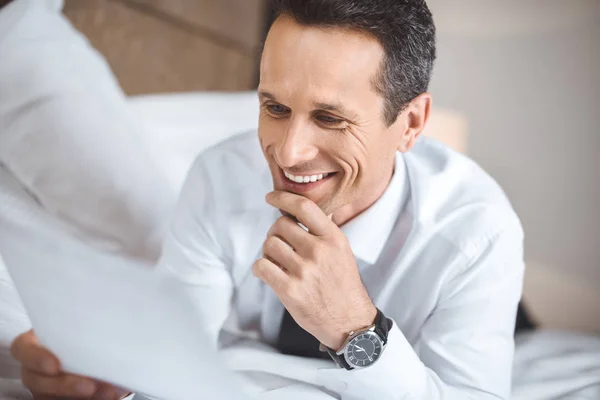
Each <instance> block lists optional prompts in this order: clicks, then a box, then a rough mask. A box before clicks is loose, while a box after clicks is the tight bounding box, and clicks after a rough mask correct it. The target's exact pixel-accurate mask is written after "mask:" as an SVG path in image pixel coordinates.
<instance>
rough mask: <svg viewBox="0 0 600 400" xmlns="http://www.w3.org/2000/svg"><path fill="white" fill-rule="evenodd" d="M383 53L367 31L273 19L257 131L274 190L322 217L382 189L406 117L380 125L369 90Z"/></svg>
mask: <svg viewBox="0 0 600 400" xmlns="http://www.w3.org/2000/svg"><path fill="white" fill-rule="evenodd" d="M383 56H384V51H383V48H382V46H381V45H380V44H379V42H378V41H377V40H376V39H374V38H371V37H369V36H367V35H364V34H361V33H358V32H354V31H349V30H345V29H340V28H317V27H306V26H302V25H299V24H298V23H296V22H295V21H293V20H292V19H291V18H289V17H286V16H283V17H280V18H278V19H277V21H276V22H275V23H274V25H273V26H272V28H271V30H270V31H269V35H268V37H267V41H266V43H265V48H264V52H263V57H262V63H261V69H260V86H259V97H260V103H261V110H260V118H259V130H258V134H259V139H260V142H261V146H262V149H263V151H264V154H265V157H266V159H267V161H268V163H269V167H270V169H271V174H272V176H273V184H274V188H275V190H285V191H289V192H293V193H297V194H300V195H302V196H304V197H307V198H309V199H310V200H312V201H314V202H315V203H316V204H317V205H319V207H320V208H321V209H322V210H323V211H324V212H325V213H326V214H327V215H331V214H334V212H336V211H337V210H339V209H340V208H342V207H345V206H348V207H350V208H356V207H358V208H360V207H359V206H356V204H359V203H361V202H364V201H365V200H364V199H365V198H368V197H369V196H373V193H377V195H376V196H377V197H378V196H379V195H380V194H381V193H382V192H383V190H384V189H385V187H386V186H387V184H388V183H389V180H390V178H391V175H392V171H393V165H394V157H395V152H396V150H398V149H399V147H400V146H402V144H403V140H404V135H403V131H404V129H403V126H404V125H405V122H406V121H404V120H403V118H399V119H398V121H396V123H394V124H393V125H392V126H390V127H387V126H386V123H385V120H384V116H383V104H384V99H383V97H382V96H381V95H379V94H377V93H376V92H375V91H374V88H373V81H374V79H375V77H376V76H377V73H378V72H379V70H380V65H381V61H382V58H383ZM300 180H302V183H299V182H297V181H300ZM307 181H308V183H305V182H307ZM353 204H354V206H353ZM368 205H370V204H368ZM368 205H367V206H368ZM361 211H362V210H361Z"/></svg>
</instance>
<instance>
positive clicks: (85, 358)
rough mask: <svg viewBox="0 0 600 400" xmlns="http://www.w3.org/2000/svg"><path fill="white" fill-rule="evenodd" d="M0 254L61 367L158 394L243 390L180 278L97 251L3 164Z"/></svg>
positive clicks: (234, 395) (225, 394)
mask: <svg viewBox="0 0 600 400" xmlns="http://www.w3.org/2000/svg"><path fill="white" fill-rule="evenodd" d="M0 254H2V256H3V258H4V261H5V264H6V266H7V268H8V271H9V273H10V275H11V277H12V279H13V281H14V283H15V286H16V287H17V290H18V292H19V294H20V296H21V298H22V300H23V303H24V305H25V308H26V309H27V311H28V313H29V316H30V318H31V321H32V324H33V327H34V329H35V331H36V334H37V336H38V337H39V339H40V341H41V342H42V344H44V345H45V346H47V347H48V348H49V349H50V350H51V351H53V352H54V353H55V354H56V355H57V357H58V358H59V359H60V360H61V362H62V365H63V368H64V369H65V370H66V371H69V372H72V373H76V374H81V375H85V376H90V377H93V378H96V379H99V380H102V381H106V382H110V383H112V384H115V385H117V386H120V387H123V388H126V389H129V390H132V391H135V392H139V393H144V394H146V395H148V396H151V397H155V398H160V399H169V400H170V399H173V400H178V399H185V400H188V399H194V398H207V399H208V398H214V399H236V400H237V399H242V398H244V396H243V395H241V393H239V392H238V391H236V388H237V387H239V386H238V384H237V380H236V379H237V378H235V376H234V375H233V373H231V372H230V371H228V370H226V369H225V368H224V366H223V365H222V364H221V362H220V360H219V358H218V357H217V356H216V350H215V349H213V348H211V342H210V341H209V340H208V338H207V336H206V335H205V334H204V327H203V324H202V321H201V320H200V319H199V318H198V316H197V314H196V313H195V312H194V308H193V306H192V304H191V302H190V301H189V299H188V298H187V297H186V295H185V291H184V290H182V288H181V286H179V283H177V282H176V281H174V280H172V279H171V278H169V277H168V276H165V275H161V274H159V273H158V272H155V271H154V270H152V269H149V268H148V267H147V266H144V265H136V264H134V263H131V262H127V261H125V260H124V259H123V258H121V257H117V256H112V255H108V254H104V253H100V252H98V251H95V250H94V249H93V248H91V247H89V246H87V245H86V244H84V243H83V242H81V241H79V240H78V239H77V238H76V236H75V235H73V232H72V231H69V229H68V228H67V227H66V226H65V225H63V224H61V222H60V220H59V219H57V218H54V217H52V216H51V215H50V214H48V213H46V212H45V211H44V210H43V208H42V207H40V206H38V204H37V203H36V202H35V201H34V199H33V197H31V196H29V194H28V193H26V192H25V191H24V190H23V189H22V188H21V186H20V185H19V184H18V183H17V182H16V181H15V180H14V179H13V178H12V176H11V175H10V174H9V173H8V172H7V171H6V170H4V169H3V168H2V166H1V165H0Z"/></svg>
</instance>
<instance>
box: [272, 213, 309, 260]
mask: <svg viewBox="0 0 600 400" xmlns="http://www.w3.org/2000/svg"><path fill="white" fill-rule="evenodd" d="M270 236H279V237H280V238H282V239H283V240H284V241H285V242H286V243H288V244H289V245H290V246H292V248H293V249H294V250H295V251H296V252H297V253H300V254H302V250H304V249H306V248H307V247H310V246H311V240H312V239H313V237H312V235H311V234H310V233H308V232H306V231H305V230H304V228H302V227H301V226H300V225H298V223H297V222H296V221H294V220H293V219H292V218H290V217H279V219H278V220H277V221H275V223H274V224H273V226H272V227H271V229H269V232H268V233H267V237H270Z"/></svg>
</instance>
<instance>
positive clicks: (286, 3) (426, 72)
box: [271, 0, 436, 126]
mask: <svg viewBox="0 0 600 400" xmlns="http://www.w3.org/2000/svg"><path fill="white" fill-rule="evenodd" d="M271 4H272V6H273V12H274V16H275V19H276V17H278V16H281V15H282V14H284V15H288V16H290V17H292V18H293V19H294V20H295V21H296V22H298V23H299V24H302V25H307V26H324V27H341V28H348V29H353V30H358V31H361V32H365V33H367V34H369V35H371V36H373V37H375V38H376V39H377V40H378V41H379V42H380V43H381V45H382V47H383V49H384V52H385V56H384V60H383V62H382V65H381V70H380V71H379V73H378V74H377V76H375V77H374V81H373V85H374V88H375V90H376V91H377V92H378V93H379V94H381V95H382V96H383V97H384V99H385V107H384V118H385V121H386V123H387V124H388V126H389V125H391V124H393V123H394V122H395V121H396V118H397V117H398V114H399V113H400V112H402V111H403V110H404V109H405V107H406V106H407V105H408V104H409V103H410V102H411V101H412V100H413V99H414V98H415V97H417V96H418V95H420V94H421V93H423V92H426V91H427V88H428V86H429V81H430V79H431V72H432V70H433V64H434V62H435V56H436V50H435V25H434V23H433V17H432V15H431V11H429V8H428V7H427V4H426V2H425V0H271Z"/></svg>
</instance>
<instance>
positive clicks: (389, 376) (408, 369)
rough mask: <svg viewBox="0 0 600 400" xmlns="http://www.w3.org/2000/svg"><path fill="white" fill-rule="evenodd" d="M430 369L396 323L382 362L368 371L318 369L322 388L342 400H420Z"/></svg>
mask: <svg viewBox="0 0 600 400" xmlns="http://www.w3.org/2000/svg"><path fill="white" fill-rule="evenodd" d="M426 377H427V369H426V367H425V365H424V364H423V362H422V361H421V360H420V359H419V357H418V356H417V354H416V353H415V351H414V349H413V348H412V346H411V345H410V343H409V342H408V340H406V337H405V336H404V334H403V333H402V331H400V329H399V328H398V327H397V325H396V323H395V322H394V324H393V326H392V329H391V330H390V332H389V334H388V342H387V345H386V347H385V350H384V351H383V354H382V355H381V358H379V360H377V361H376V362H375V364H373V365H371V366H370V367H368V368H364V369H355V370H352V371H347V370H345V369H339V368H321V369H319V377H318V379H319V381H320V382H319V384H321V385H322V386H324V387H325V388H327V389H329V390H331V391H333V392H336V393H339V394H341V395H342V398H343V399H375V398H377V399H388V398H394V399H404V398H413V396H414V397H415V398H420V397H419V396H420V394H421V393H422V392H423V388H424V386H425V380H426V379H427V378H426Z"/></svg>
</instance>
